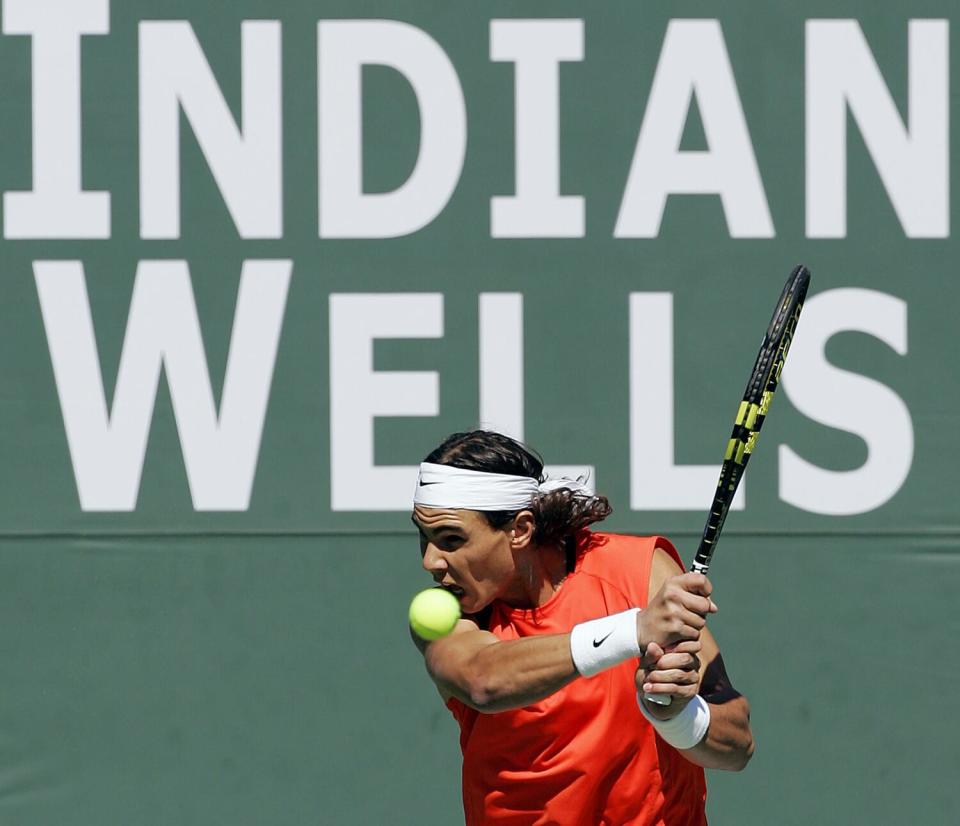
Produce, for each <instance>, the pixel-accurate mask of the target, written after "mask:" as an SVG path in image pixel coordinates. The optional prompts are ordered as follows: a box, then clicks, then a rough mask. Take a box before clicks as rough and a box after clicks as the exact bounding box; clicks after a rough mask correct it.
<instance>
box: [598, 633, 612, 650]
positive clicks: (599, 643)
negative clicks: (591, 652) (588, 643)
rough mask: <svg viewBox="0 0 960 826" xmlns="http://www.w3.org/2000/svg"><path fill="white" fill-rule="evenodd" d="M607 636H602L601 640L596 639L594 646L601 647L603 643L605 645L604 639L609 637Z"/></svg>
mask: <svg viewBox="0 0 960 826" xmlns="http://www.w3.org/2000/svg"><path fill="white" fill-rule="evenodd" d="M612 633H613V631H611V632H610V634H612ZM610 634H607V637H609V636H610ZM607 637H601V638H600V639H599V640H594V641H593V647H594V648H599V647H600V646H601V645H603V643H604V641H605V640H606V639H607Z"/></svg>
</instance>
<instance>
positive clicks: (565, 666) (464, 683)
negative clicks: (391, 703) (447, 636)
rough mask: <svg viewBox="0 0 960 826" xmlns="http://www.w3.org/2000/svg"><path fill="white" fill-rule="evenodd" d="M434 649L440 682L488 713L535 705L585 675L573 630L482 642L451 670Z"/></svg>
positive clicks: (457, 695) (445, 687) (466, 701)
mask: <svg viewBox="0 0 960 826" xmlns="http://www.w3.org/2000/svg"><path fill="white" fill-rule="evenodd" d="M434 645H436V643H435V644H434ZM430 653H432V652H430ZM430 653H428V655H427V668H428V670H430V672H431V675H432V676H433V678H434V680H436V682H437V684H438V685H439V686H440V687H441V688H442V689H445V690H446V691H447V692H448V693H449V694H452V695H453V696H455V697H457V698H458V699H459V700H461V701H462V702H464V703H466V704H467V705H469V706H471V707H472V708H475V709H477V710H478V711H481V712H484V713H493V712H497V711H506V710H507V709H511V708H522V707H523V706H527V705H530V704H531V703H535V702H537V701H538V700H542V699H543V698H544V697H549V696H550V695H551V694H553V693H554V692H555V691H559V690H560V689H561V688H563V687H564V686H565V685H567V684H568V683H570V682H572V681H573V680H574V679H576V678H577V677H578V676H580V675H579V674H578V672H577V669H576V668H575V667H574V664H573V659H572V657H571V656H570V635H569V634H550V635H544V636H541V637H527V638H525V639H521V640H510V641H507V642H495V643H491V644H489V645H478V646H477V647H476V648H475V649H474V650H473V651H471V652H470V653H469V654H468V655H467V656H464V657H462V658H461V659H459V662H458V663H457V664H456V667H455V668H453V669H449V670H445V669H443V668H442V667H438V668H433V667H431V666H432V665H433V663H431V659H432V657H431V656H430Z"/></svg>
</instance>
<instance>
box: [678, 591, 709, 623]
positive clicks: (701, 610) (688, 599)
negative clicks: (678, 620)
mask: <svg viewBox="0 0 960 826" xmlns="http://www.w3.org/2000/svg"><path fill="white" fill-rule="evenodd" d="M680 603H681V604H682V605H683V607H684V608H686V609H687V610H689V611H693V612H694V613H696V614H700V616H702V617H705V616H706V615H707V614H715V613H716V612H717V610H718V609H717V605H716V603H715V602H714V601H713V600H712V599H710V598H709V597H704V596H699V595H698V594H691V593H690V592H689V591H681V592H680Z"/></svg>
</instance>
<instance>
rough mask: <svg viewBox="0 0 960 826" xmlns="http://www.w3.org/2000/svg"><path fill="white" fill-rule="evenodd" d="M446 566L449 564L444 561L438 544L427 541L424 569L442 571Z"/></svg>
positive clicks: (432, 571)
mask: <svg viewBox="0 0 960 826" xmlns="http://www.w3.org/2000/svg"><path fill="white" fill-rule="evenodd" d="M446 567H447V565H446V563H445V562H444V561H443V557H442V556H441V554H440V551H438V550H437V548H436V546H435V545H434V544H433V543H432V542H430V543H427V548H426V550H425V551H424V552H423V570H425V571H429V572H430V573H434V572H437V571H442V570H444V569H445V568H446Z"/></svg>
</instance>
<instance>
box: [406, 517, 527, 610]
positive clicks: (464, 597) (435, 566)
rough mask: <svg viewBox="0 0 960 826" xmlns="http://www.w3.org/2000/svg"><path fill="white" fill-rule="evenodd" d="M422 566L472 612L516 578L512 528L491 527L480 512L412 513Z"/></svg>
mask: <svg viewBox="0 0 960 826" xmlns="http://www.w3.org/2000/svg"><path fill="white" fill-rule="evenodd" d="M412 519H413V523H414V524H415V525H416V526H417V529H418V530H419V531H420V553H421V555H422V556H423V568H424V570H425V571H427V572H428V573H429V574H430V575H431V576H432V577H433V578H434V580H435V581H436V582H437V583H439V584H440V585H442V586H443V587H444V588H446V589H447V590H449V591H450V592H451V593H452V594H453V595H454V596H455V597H457V599H458V600H459V602H460V609H461V610H462V611H463V612H464V613H467V614H473V613H476V612H477V611H479V610H481V609H482V608H485V607H486V606H487V605H489V604H490V603H491V602H492V601H493V600H494V599H496V598H497V597H498V596H501V595H503V594H505V593H507V591H508V590H509V588H510V586H511V585H512V584H513V582H514V580H515V579H516V577H517V571H516V565H515V563H514V558H513V554H512V553H511V549H510V527H511V526H510V524H509V523H508V524H507V525H506V526H505V529H504V528H492V527H491V526H490V523H489V522H487V520H486V517H484V516H483V514H482V513H479V512H478V511H470V510H448V509H446V508H422V507H420V506H419V505H418V506H416V507H415V508H414V509H413V516H412Z"/></svg>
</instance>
